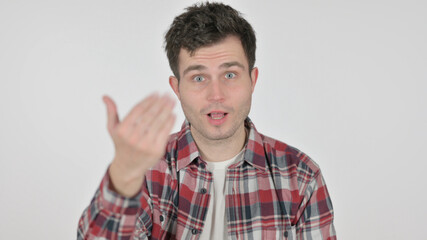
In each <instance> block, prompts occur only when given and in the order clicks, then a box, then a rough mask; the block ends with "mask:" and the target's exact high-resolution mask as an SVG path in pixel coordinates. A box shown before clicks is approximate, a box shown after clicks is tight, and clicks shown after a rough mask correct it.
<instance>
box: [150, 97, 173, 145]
mask: <svg viewBox="0 0 427 240" xmlns="http://www.w3.org/2000/svg"><path fill="white" fill-rule="evenodd" d="M174 106H175V101H174V100H172V99H171V98H169V99H168V102H167V103H165V106H163V107H162V109H161V110H160V111H159V113H158V114H157V116H156V119H155V121H153V122H151V124H150V125H149V128H150V129H149V131H148V135H153V136H154V137H155V136H156V135H158V133H159V132H160V131H161V130H162V129H163V127H164V125H165V123H166V122H167V120H168V119H169V118H170V117H171V115H172V114H173V108H174Z"/></svg>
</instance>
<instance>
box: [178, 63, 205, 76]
mask: <svg viewBox="0 0 427 240" xmlns="http://www.w3.org/2000/svg"><path fill="white" fill-rule="evenodd" d="M205 69H206V67H205V66H203V65H190V66H188V67H187V68H186V69H185V70H184V72H183V73H182V76H185V74H187V73H188V72H189V71H193V70H198V71H200V70H205Z"/></svg>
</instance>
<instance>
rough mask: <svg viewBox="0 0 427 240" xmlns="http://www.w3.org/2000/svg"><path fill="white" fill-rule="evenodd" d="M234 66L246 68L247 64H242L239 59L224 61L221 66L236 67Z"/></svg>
mask: <svg viewBox="0 0 427 240" xmlns="http://www.w3.org/2000/svg"><path fill="white" fill-rule="evenodd" d="M234 66H237V67H239V68H241V69H243V70H245V66H243V64H241V63H239V62H237V61H234V62H226V63H223V64H221V65H220V66H219V68H230V67H234Z"/></svg>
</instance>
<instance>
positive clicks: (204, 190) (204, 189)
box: [200, 188, 208, 194]
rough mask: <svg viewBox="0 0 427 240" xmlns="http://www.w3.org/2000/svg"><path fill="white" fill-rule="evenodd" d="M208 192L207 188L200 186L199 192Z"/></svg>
mask: <svg viewBox="0 0 427 240" xmlns="http://www.w3.org/2000/svg"><path fill="white" fill-rule="evenodd" d="M207 192H208V190H206V188H202V189H200V193H202V194H205V193H207Z"/></svg>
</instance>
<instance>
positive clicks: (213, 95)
mask: <svg viewBox="0 0 427 240" xmlns="http://www.w3.org/2000/svg"><path fill="white" fill-rule="evenodd" d="M225 87H226V86H225V85H224V83H223V82H222V81H221V80H219V79H214V80H213V81H211V82H210V84H209V88H208V100H209V101H212V102H223V101H224V99H225Z"/></svg>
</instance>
